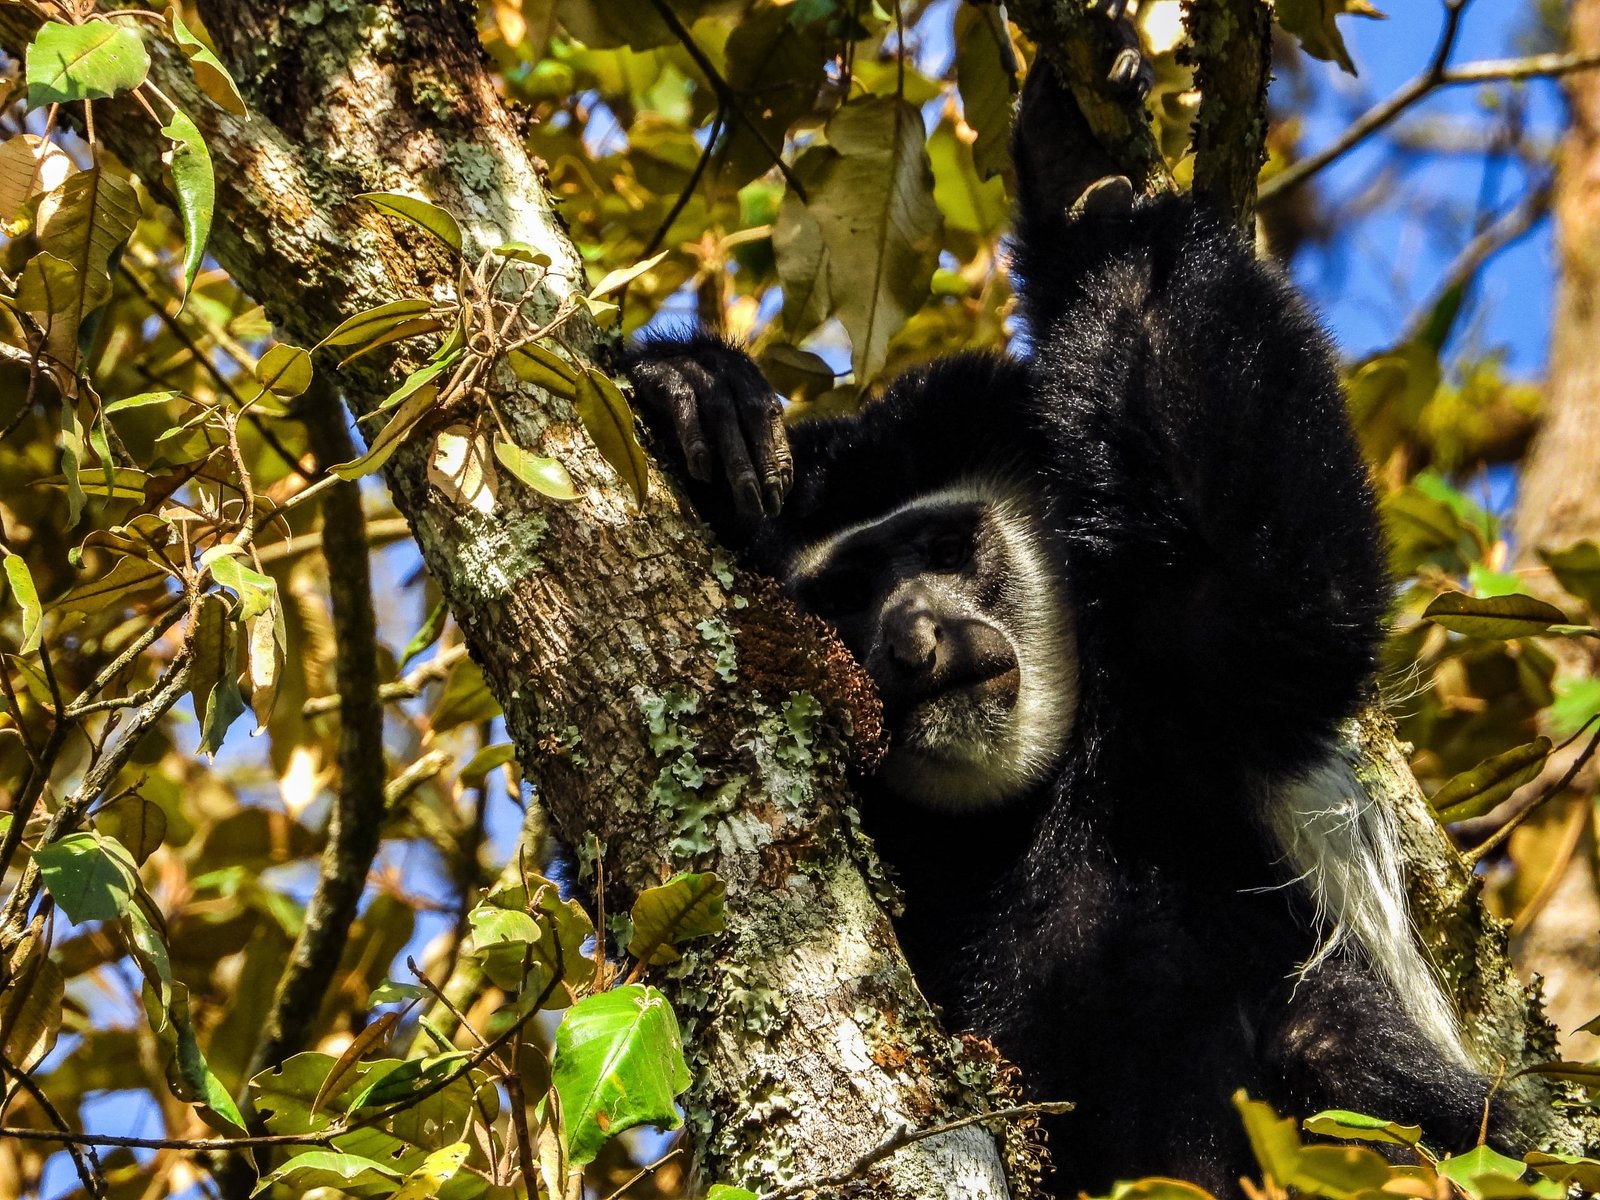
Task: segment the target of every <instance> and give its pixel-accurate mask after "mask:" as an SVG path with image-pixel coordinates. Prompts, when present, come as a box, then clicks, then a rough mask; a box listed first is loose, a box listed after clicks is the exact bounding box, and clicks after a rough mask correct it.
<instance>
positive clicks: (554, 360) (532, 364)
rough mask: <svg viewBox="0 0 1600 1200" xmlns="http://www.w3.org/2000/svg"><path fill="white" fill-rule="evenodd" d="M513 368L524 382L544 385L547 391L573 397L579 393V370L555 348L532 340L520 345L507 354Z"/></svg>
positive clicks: (568, 397)
mask: <svg viewBox="0 0 1600 1200" xmlns="http://www.w3.org/2000/svg"><path fill="white" fill-rule="evenodd" d="M506 361H508V362H509V363H510V364H511V370H512V372H513V373H514V374H515V375H516V377H517V378H518V379H520V380H522V381H523V382H524V383H531V384H534V385H536V386H538V387H542V388H543V389H544V390H545V391H547V392H554V393H555V394H556V395H558V396H565V397H566V398H567V399H569V400H570V399H572V397H573V396H575V395H577V393H578V372H577V371H576V370H575V369H574V368H573V366H572V364H571V363H569V362H567V360H566V359H564V358H562V357H561V356H560V355H559V354H557V353H555V352H554V351H553V350H546V349H545V348H544V347H543V346H539V345H535V344H533V343H532V342H530V343H529V344H528V345H526V346H518V347H517V348H516V349H515V350H512V351H511V352H510V353H509V354H507V355H506Z"/></svg>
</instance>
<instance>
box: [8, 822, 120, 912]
mask: <svg viewBox="0 0 1600 1200" xmlns="http://www.w3.org/2000/svg"><path fill="white" fill-rule="evenodd" d="M33 861H34V862H35V863H37V864H38V867H39V875H40V877H41V878H42V879H43V880H44V886H45V887H47V888H49V889H50V895H51V896H52V897H53V898H54V899H55V902H56V903H57V904H58V905H60V907H61V911H62V912H64V913H66V914H67V916H68V917H69V918H70V919H71V920H72V921H74V922H81V921H115V920H116V919H117V918H118V917H120V916H121V915H122V914H123V912H124V911H125V910H126V909H127V907H128V903H129V901H130V900H131V899H132V898H133V894H134V892H135V891H137V890H138V887H139V869H138V867H137V866H136V865H135V864H134V861H133V859H132V857H130V856H129V854H128V852H127V850H125V849H124V848H123V847H122V846H121V845H120V844H118V843H117V842H114V841H111V840H109V839H107V838H103V837H101V836H100V835H99V834H95V833H69V834H67V835H66V837H64V838H62V839H60V840H59V841H55V842H51V843H50V844H49V845H48V846H40V847H39V849H37V850H35V851H34V853H33Z"/></svg>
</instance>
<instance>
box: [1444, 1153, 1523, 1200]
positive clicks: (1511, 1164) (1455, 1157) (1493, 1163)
mask: <svg viewBox="0 0 1600 1200" xmlns="http://www.w3.org/2000/svg"><path fill="white" fill-rule="evenodd" d="M1436 1169H1437V1170H1438V1172H1439V1175H1440V1176H1441V1177H1442V1178H1444V1179H1448V1180H1449V1181H1450V1182H1451V1183H1453V1184H1455V1185H1456V1186H1457V1187H1459V1188H1460V1189H1461V1190H1462V1191H1464V1192H1466V1193H1467V1195H1469V1196H1471V1197H1473V1198H1474V1200H1488V1198H1487V1197H1486V1196H1485V1194H1484V1193H1485V1189H1484V1188H1483V1187H1482V1186H1480V1185H1481V1184H1482V1183H1483V1182H1485V1181H1495V1180H1519V1179H1521V1178H1522V1177H1523V1175H1525V1174H1526V1173H1527V1170H1528V1166H1527V1164H1526V1163H1524V1162H1522V1161H1521V1160H1520V1159H1516V1158H1507V1157H1506V1156H1505V1155H1504V1154H1501V1153H1500V1152H1499V1151H1497V1150H1491V1149H1490V1148H1489V1147H1488V1146H1477V1147H1474V1148H1473V1149H1471V1150H1469V1151H1467V1152H1466V1153H1465V1154H1452V1155H1451V1156H1450V1157H1448V1158H1443V1159H1440V1160H1439V1164H1438V1166H1437V1168H1436ZM1492 1190H1493V1191H1494V1192H1495V1194H1496V1195H1503V1194H1504V1193H1503V1192H1501V1191H1500V1190H1499V1189H1492Z"/></svg>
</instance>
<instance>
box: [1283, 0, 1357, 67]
mask: <svg viewBox="0 0 1600 1200" xmlns="http://www.w3.org/2000/svg"><path fill="white" fill-rule="evenodd" d="M1272 11H1273V15H1274V17H1276V19H1277V22H1278V24H1279V25H1280V26H1281V27H1282V28H1283V29H1284V31H1285V32H1287V33H1292V34H1294V36H1295V37H1296V38H1298V39H1299V40H1300V48H1301V49H1302V50H1304V51H1305V52H1306V53H1307V54H1309V55H1311V57H1312V58H1320V59H1322V60H1323V61H1324V62H1336V63H1338V64H1339V66H1340V67H1342V68H1343V69H1344V70H1346V71H1348V72H1349V73H1350V74H1351V75H1354V74H1355V73H1356V65H1355V63H1354V62H1352V61H1351V59H1350V51H1349V50H1347V49H1346V48H1345V44H1344V35H1343V34H1341V33H1340V32H1339V26H1338V25H1337V24H1335V21H1334V19H1335V18H1336V17H1339V16H1342V15H1344V14H1346V13H1349V14H1350V15H1352V16H1358V17H1382V16H1383V14H1382V13H1381V12H1379V11H1378V10H1377V9H1375V8H1373V7H1372V5H1371V4H1369V3H1367V0H1276V3H1274V5H1273V10H1272Z"/></svg>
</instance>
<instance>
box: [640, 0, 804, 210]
mask: <svg viewBox="0 0 1600 1200" xmlns="http://www.w3.org/2000/svg"><path fill="white" fill-rule="evenodd" d="M650 4H651V6H652V7H653V8H654V9H655V10H656V13H657V14H658V15H659V16H660V17H661V20H662V21H663V22H665V24H666V26H667V28H668V29H670V30H672V36H673V37H675V38H677V39H678V41H679V42H681V43H682V44H683V48H684V50H685V52H687V53H688V55H689V57H690V58H691V59H692V60H693V61H694V65H695V66H697V67H699V68H700V71H701V73H702V74H703V75H704V76H705V77H706V81H707V82H708V83H710V84H711V90H712V91H714V92H716V94H717V100H718V102H719V103H721V105H722V106H723V107H724V108H726V109H728V110H729V111H730V112H731V113H733V115H734V116H736V117H738V118H739V120H740V121H742V122H743V123H744V127H745V128H746V129H748V130H749V131H750V133H751V134H752V135H753V136H754V137H755V139H756V141H757V142H759V143H760V144H761V148H762V149H763V150H765V151H766V152H767V157H768V158H770V159H772V163H773V165H774V166H775V167H777V168H778V170H779V171H781V172H782V173H783V181H784V182H785V183H786V184H788V185H789V190H790V191H791V192H793V193H794V194H795V195H796V196H798V197H799V198H800V199H801V200H804V199H805V198H806V189H805V185H804V184H802V183H801V182H800V180H799V178H798V177H797V176H796V175H795V173H794V170H793V169H792V168H791V167H790V166H789V164H788V163H786V162H784V161H783V149H782V147H780V146H774V145H773V144H772V139H771V138H769V137H768V136H767V131H766V130H765V129H763V128H761V126H760V125H758V124H756V119H755V118H754V117H752V116H751V115H750V114H749V113H748V112H747V111H745V107H744V105H743V104H741V103H740V101H739V96H738V93H736V92H735V91H734V90H733V86H732V85H731V84H730V83H729V82H728V81H727V80H726V79H724V78H723V77H722V75H721V73H720V72H718V70H717V68H716V67H715V66H714V65H713V64H712V62H711V60H710V59H709V58H707V57H706V52H705V51H704V50H702V49H700V47H699V45H698V44H697V43H696V42H695V40H694V36H693V35H692V34H690V32H689V30H688V27H687V26H685V25H684V23H683V22H682V21H681V20H679V19H678V14H677V13H675V12H673V11H672V9H671V8H670V7H669V6H668V4H667V0H650Z"/></svg>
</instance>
